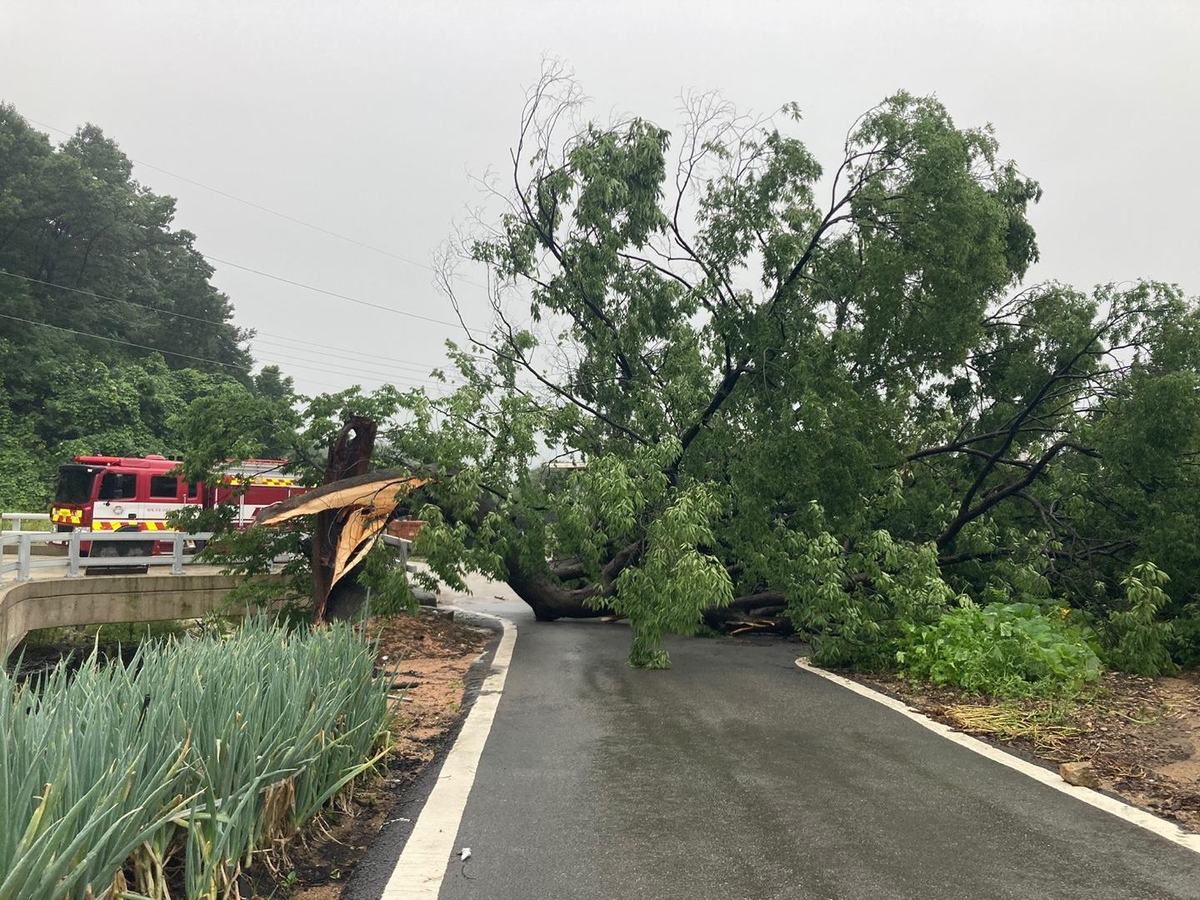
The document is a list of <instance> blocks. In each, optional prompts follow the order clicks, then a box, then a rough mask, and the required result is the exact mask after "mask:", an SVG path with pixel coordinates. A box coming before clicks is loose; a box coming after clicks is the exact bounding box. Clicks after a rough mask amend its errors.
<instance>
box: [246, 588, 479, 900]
mask: <svg viewBox="0 0 1200 900" xmlns="http://www.w3.org/2000/svg"><path fill="white" fill-rule="evenodd" d="M369 633H372V634H377V635H378V636H379V665H380V668H382V669H386V670H387V671H388V672H390V673H392V674H393V675H394V676H395V677H396V692H395V693H394V694H393V698H392V710H393V712H394V713H395V716H394V719H393V721H392V726H391V732H392V740H393V743H394V747H395V749H394V752H393V753H392V754H391V756H390V757H389V758H388V760H387V763H386V765H385V766H384V767H383V768H382V770H381V773H380V777H378V778H375V779H373V780H371V781H368V782H366V783H363V784H360V785H358V786H356V788H355V789H354V791H353V792H352V793H351V794H350V795H349V796H347V797H344V798H343V799H342V802H340V803H339V804H337V808H335V809H334V810H331V811H329V812H326V813H325V814H324V816H323V817H322V819H321V821H319V822H318V823H317V827H315V828H312V829H310V830H309V833H308V834H307V835H306V836H305V837H304V838H302V839H299V840H296V841H294V842H293V843H292V845H291V846H289V847H288V848H287V856H288V862H289V864H285V865H282V866H279V865H278V863H277V864H276V868H277V869H278V871H274V872H272V871H271V870H270V869H269V868H268V867H267V866H266V865H260V866H257V867H256V868H255V870H254V871H253V872H252V873H251V877H250V881H251V883H252V888H253V896H254V897H261V898H266V897H273V898H277V900H282V898H290V900H337V898H338V897H340V896H341V893H342V888H343V886H344V884H345V881H346V879H347V878H348V877H349V875H350V873H351V872H352V871H353V869H354V866H355V865H356V864H357V862H358V859H359V858H360V857H361V855H362V853H363V852H364V851H365V850H366V848H367V847H368V846H369V845H370V843H371V841H372V840H374V838H375V836H376V835H377V834H378V833H379V830H380V827H381V826H382V825H383V823H384V822H385V821H386V818H387V813H388V811H389V810H390V809H391V807H392V805H393V803H394V801H395V800H396V798H397V797H399V796H400V795H401V794H402V793H403V792H404V791H405V790H406V788H407V787H408V786H409V785H410V784H412V782H413V781H414V780H416V777H417V775H418V774H419V773H420V771H421V769H422V768H423V767H424V766H426V765H427V764H428V763H429V762H430V761H431V760H432V759H433V758H434V756H435V755H436V752H437V750H438V748H439V745H440V744H441V743H442V742H443V740H444V739H445V737H446V735H447V734H448V732H449V731H450V729H451V728H452V727H453V725H454V724H455V723H456V722H457V721H458V719H459V718H460V717H461V715H462V712H463V709H462V704H463V696H464V693H465V691H466V680H467V676H468V670H469V669H470V668H471V666H472V664H473V663H475V662H476V661H477V660H478V659H479V657H480V654H482V653H483V651H484V649H485V648H486V646H487V643H488V641H489V640H490V639H491V637H492V632H490V631H487V630H486V629H482V628H476V627H474V626H471V625H466V624H462V623H458V622H453V621H451V620H449V619H447V618H444V617H443V616H441V615H439V614H437V613H435V612H433V611H430V610H424V609H423V610H421V613H420V614H419V615H417V616H395V617H392V618H379V619H372V620H371V623H370V631H369ZM244 896H247V897H248V896H250V892H249V891H247V892H244Z"/></svg>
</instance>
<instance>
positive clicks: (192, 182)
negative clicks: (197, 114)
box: [26, 119, 486, 289]
mask: <svg viewBox="0 0 1200 900" xmlns="http://www.w3.org/2000/svg"><path fill="white" fill-rule="evenodd" d="M26 121H28V122H32V123H33V124H34V125H37V126H39V127H41V128H49V129H50V130H51V131H57V132H58V133H59V134H65V135H71V134H73V132H70V131H67V130H66V129H65V128H56V127H55V126H53V125H47V124H46V123H45V122H39V121H38V120H37V119H26ZM129 161H130V162H132V163H135V164H136V165H139V166H144V167H145V168H147V169H153V170H154V171H155V172H161V173H162V174H164V175H169V176H170V177H171V178H178V179H179V180H180V181H185V182H187V183H188V184H190V185H194V186H195V187H198V188H201V189H202V190H206V191H211V192H212V193H214V194H217V195H218V196H221V197H225V198H226V199H227V200H233V201H234V202H235V203H241V204H243V205H245V206H249V207H251V208H252V209H257V210H259V211H260V212H265V213H267V214H268V215H272V216H276V217H278V218H280V219H284V220H286V221H288V222H292V223H294V224H296V225H301V226H303V227H304V228H310V229H312V230H313V231H316V232H318V233H320V234H324V235H328V236H329V237H332V238H337V239H338V240H339V241H345V242H346V243H347V244H353V245H354V246H356V247H361V248H363V249H364V250H370V251H371V252H373V253H380V254H382V255H384V256H390V257H391V258H392V259H397V260H399V261H400V262H403V263H408V264H409V265H410V266H416V267H417V268H418V269H425V270H426V271H427V272H432V273H433V274H435V275H437V274H438V270H437V269H435V268H434V267H433V266H431V265H428V264H427V263H421V262H417V261H416V260H415V259H410V258H409V257H407V256H403V255H401V254H399V253H393V252H392V251H391V250H385V249H383V248H382V247H376V246H374V245H373V244H367V243H364V242H363V241H360V240H358V239H356V238H352V237H348V236H347V235H344V234H339V233H338V232H336V231H331V230H330V229H328V228H322V227H321V226H320V225H314V224H313V223H312V222H306V221H304V220H303V219H298V218H296V217H295V216H290V215H288V214H287V213H283V212H279V210H276V209H271V208H270V207H269V206H263V205H262V204H261V203H255V202H254V201H253V200H246V199H245V198H243V197H238V196H237V195H236V194H231V193H229V192H228V191H223V190H221V189H220V188H215V187H212V186H210V185H207V184H204V183H202V182H199V181H196V180H195V179H194V178H188V177H187V176H186V175H180V174H179V173H178V172H172V171H170V170H169V169H164V168H162V167H161V166H156V165H153V164H152V163H148V162H144V161H142V160H140V159H134V158H133V157H132V156H131V157H129ZM226 265H228V263H227V264H226ZM463 281H464V282H465V283H466V284H471V285H474V286H475V287H481V288H485V289H486V285H482V284H479V283H478V282H474V281H468V280H467V279H465V278H464V279H463Z"/></svg>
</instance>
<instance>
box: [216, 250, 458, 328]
mask: <svg viewBox="0 0 1200 900" xmlns="http://www.w3.org/2000/svg"><path fill="white" fill-rule="evenodd" d="M206 256H207V254H206ZM207 258H208V259H210V260H212V261H213V262H215V263H220V264H221V265H223V266H231V267H232V268H234V269H241V270H242V271H243V272H252V273H253V274H255V275H261V276H262V277H263V278H270V279H271V280H272V281H281V282H283V283H284V284H290V285H291V286H292V287H298V288H303V289H304V290H306V291H312V292H313V293H316V294H324V295H325V296H327V297H336V298H337V299H338V300H347V301H349V302H350V303H357V304H358V305H359V306H369V307H371V308H372V309H380V310H383V311H384V312H389V313H395V314H396V315H398V316H407V317H408V318H410V319H420V320H421V321H422V322H431V323H433V324H434V325H446V326H448V327H450V328H462V323H461V322H449V321H447V320H445V319H434V318H431V317H429V316H422V315H419V314H417V313H410V312H405V311H404V310H402V309H396V308H395V307H392V306H383V305H382V304H379V303H371V302H370V301H369V300H359V299H358V298H357V297H351V296H350V295H349V294H339V293H337V291H327V290H325V288H319V287H313V286H312V285H311V284H305V283H304V282H302V281H292V279H290V278H284V277H283V276H282V275H272V274H271V273H270V272H263V271H261V270H259V269H252V268H250V267H249V266H242V265H238V264H237V263H234V262H229V261H228V260H225V259H218V258H217V257H215V256H207Z"/></svg>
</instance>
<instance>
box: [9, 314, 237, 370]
mask: <svg viewBox="0 0 1200 900" xmlns="http://www.w3.org/2000/svg"><path fill="white" fill-rule="evenodd" d="M0 319H9V320H11V321H13V322H24V323H25V324H26V325H39V326H41V327H42V328H52V329H54V330H55V331H65V332H66V333H67V334H75V335H79V336H80V337H85V338H95V339H96V340H98V341H109V342H110V343H113V344H123V345H124V346H126V347H136V348H137V349H138V350H149V351H151V352H153V353H166V354H170V355H171V356H178V357H179V358H180V359H191V360H195V361H196V362H202V363H208V364H209V365H213V366H224V367H225V368H227V369H236V370H238V371H239V372H241V371H243V367H242V366H239V365H236V364H234V363H227V362H221V361H220V360H219V359H208V358H207V357H203V356H192V355H190V354H188V353H179V352H177V351H175V350H164V349H162V348H161V347H150V346H147V345H146V344H135V343H134V342H133V341H123V340H121V339H120V338H114V337H105V336H104V335H102V334H88V333H87V332H86V331H77V330H76V329H74V328H66V327H64V326H62V325H51V324H50V323H49V322H38V321H36V320H34V319H23V318H21V317H20V316H10V315H7V314H6V313H0Z"/></svg>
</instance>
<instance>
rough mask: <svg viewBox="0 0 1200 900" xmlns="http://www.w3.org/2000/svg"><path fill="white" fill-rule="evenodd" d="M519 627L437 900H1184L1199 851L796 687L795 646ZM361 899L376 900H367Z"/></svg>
mask: <svg viewBox="0 0 1200 900" xmlns="http://www.w3.org/2000/svg"><path fill="white" fill-rule="evenodd" d="M480 608H482V609H489V610H490V611H493V612H498V613H501V614H504V615H508V616H510V617H512V618H514V619H515V620H516V621H517V622H518V624H519V626H520V629H521V630H520V636H519V638H518V640H517V645H516V652H515V655H514V658H513V662H512V665H511V667H510V670H509V675H508V681H507V684H506V686H505V690H504V695H503V697H502V699H501V701H500V706H499V709H498V712H497V715H496V719H495V723H494V726H493V729H492V732H491V735H490V737H489V739H488V743H487V745H486V748H485V750H484V753H483V757H482V759H481V760H480V764H479V769H478V774H477V779H476V781H475V785H474V787H473V789H472V791H471V794H470V798H469V801H468V803H467V808H466V811H465V814H464V817H463V821H462V825H461V828H460V830H459V834H458V838H457V843H456V846H457V847H463V846H467V847H470V848H471V851H472V857H471V859H470V860H469V861H468V862H467V863H466V864H463V863H461V862H459V861H457V860H454V861H451V862H450V864H449V865H448V867H447V872H446V877H445V881H444V883H443V885H442V890H441V894H440V897H441V898H443V900H467V898H472V900H476V898H478V900H485V898H486V900H539V898H545V900H566V898H580V900H584V898H586V900H623V898H631V900H632V898H639V900H640V898H655V900H674V898H679V900H704V898H742V900H767V898H771V900H775V898H779V900H784V898H788V900H791V898H796V900H799V898H805V900H809V898H813V900H817V898H819V900H833V898H838V900H841V898H845V900H865V898H914V900H916V898H920V900H938V898H973V900H974V898H980V900H984V898H1010V897H1011V898H1075V897H1078V898H1088V900H1105V898H1130V900H1134V898H1136V900H1150V898H1200V854H1196V853H1194V852H1191V851H1189V850H1187V849H1184V848H1182V847H1179V846H1177V845H1175V844H1172V843H1170V842H1169V841H1166V840H1164V839H1162V838H1159V837H1157V836H1155V835H1152V834H1150V833H1148V832H1146V831H1143V830H1142V829H1139V828H1137V827H1135V826H1133V825H1131V824H1128V823H1126V822H1123V821H1121V820H1119V819H1117V818H1115V817H1112V816H1110V815H1107V814H1105V813H1103V812H1101V811H1099V810H1096V809H1093V808H1091V807H1089V806H1087V805H1085V804H1083V803H1080V802H1079V801H1077V800H1074V799H1072V798H1071V797H1069V796H1066V795H1063V794H1060V793H1058V792H1056V791H1053V790H1050V789H1048V788H1046V787H1045V786H1043V785H1040V784H1038V783H1036V782H1035V781H1033V780H1031V779H1029V778H1027V777H1025V776H1022V775H1020V774H1019V773H1017V772H1014V771H1012V770H1010V769H1007V768H1005V767H1003V766H1000V765H997V764H996V763H993V762H990V761H988V760H986V759H984V758H982V757H980V756H978V755H976V754H974V753H971V752H970V751H968V750H965V749H963V748H961V747H958V746H956V745H954V744H952V743H950V742H948V741H945V740H944V739H942V738H939V737H938V736H937V735H935V734H933V733H931V732H930V731H928V730H926V729H924V728H921V727H920V726H919V725H917V724H916V723H914V722H911V721H909V720H908V719H906V718H904V717H903V716H901V715H899V714H897V713H895V712H892V711H889V710H887V709H886V708H884V707H882V706H879V705H878V704H875V703H873V702H871V701H869V700H867V699H864V698H861V697H858V696H856V695H854V694H852V693H851V692H849V691H847V690H845V689H843V688H840V687H838V686H836V685H835V684H832V683H830V682H827V681H825V680H823V679H821V678H818V677H816V676H813V675H810V674H807V673H804V672H802V671H801V670H800V669H798V668H797V667H796V665H795V664H794V660H795V657H796V656H797V645H795V644H787V643H767V644H764V643H763V642H762V641H760V640H742V641H740V640H736V639H734V640H693V641H673V642H672V643H671V644H670V645H669V646H670V651H671V657H672V660H673V662H674V667H673V668H672V669H671V670H669V671H666V672H645V671H638V670H634V669H630V668H628V667H627V666H626V665H625V654H626V653H627V652H628V647H629V633H628V631H627V629H626V628H625V627H623V626H620V625H607V624H603V623H599V622H580V623H573V622H558V623H552V624H535V623H534V622H533V621H532V618H531V617H527V616H525V614H524V612H523V609H522V607H521V606H519V605H517V604H515V603H511V602H510V603H502V604H497V603H495V602H493V603H491V604H486V603H485V604H481V605H480ZM376 896H377V895H376Z"/></svg>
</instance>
